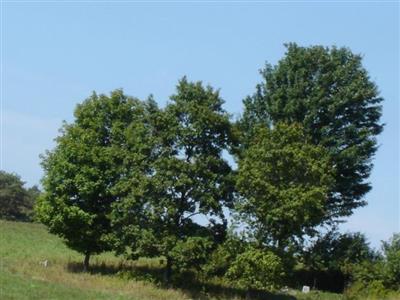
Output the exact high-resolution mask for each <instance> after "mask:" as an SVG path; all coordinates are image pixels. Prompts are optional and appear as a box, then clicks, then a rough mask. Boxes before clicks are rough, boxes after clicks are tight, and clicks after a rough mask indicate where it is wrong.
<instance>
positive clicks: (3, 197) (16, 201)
mask: <svg viewBox="0 0 400 300" xmlns="http://www.w3.org/2000/svg"><path fill="white" fill-rule="evenodd" d="M39 195H40V190H39V188H38V187H37V186H36V185H34V186H32V187H30V188H27V187H25V182H23V181H22V180H21V178H20V177H19V176H18V175H17V174H13V173H8V172H6V171H3V170H0V219H5V220H12V221H24V222H31V221H33V219H34V211H33V207H34V204H35V201H36V199H37V198H38V196H39Z"/></svg>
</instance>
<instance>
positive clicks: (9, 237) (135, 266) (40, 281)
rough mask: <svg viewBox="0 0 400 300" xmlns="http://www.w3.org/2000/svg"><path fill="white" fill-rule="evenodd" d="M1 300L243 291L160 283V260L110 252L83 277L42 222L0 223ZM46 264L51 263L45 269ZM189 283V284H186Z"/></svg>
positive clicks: (287, 298)
mask: <svg viewBox="0 0 400 300" xmlns="http://www.w3.org/2000/svg"><path fill="white" fill-rule="evenodd" d="M0 258H1V261H0V299H2V300H3V299H4V300H6V299H68V300H69V299H74V300H80V299H121V300H124V299H140V300H142V299H152V300H153V299H154V300H159V299H160V300H161V299H176V300H183V299H244V298H245V294H246V293H245V291H241V290H237V289H234V288H230V287H226V286H225V287H224V286H221V285H220V284H217V283H215V282H214V283H213V282H210V283H201V284H200V283H198V284H194V283H193V282H192V281H188V280H187V278H185V277H183V278H182V279H181V282H180V283H181V284H180V287H179V288H174V289H172V288H165V287H163V286H162V284H160V282H161V281H160V280H158V279H160V278H162V274H163V269H162V266H161V265H160V262H159V260H156V259H152V260H151V259H140V260H138V261H134V262H132V261H124V260H123V259H121V258H117V257H115V256H113V255H112V254H111V253H105V254H102V255H98V256H94V257H92V258H91V272H90V273H83V272H81V270H82V265H81V261H82V255H80V254H79V253H77V252H74V251H72V250H70V249H68V248H67V247H66V246H65V245H64V244H63V243H62V241H61V240H60V239H59V238H57V237H55V236H53V235H51V234H49V233H47V231H46V229H45V228H44V227H43V226H42V225H39V224H31V223H18V222H9V221H1V220H0ZM44 260H47V261H48V262H49V265H48V266H47V267H44V266H43V264H41V263H40V262H43V261H44ZM185 281H186V282H185ZM254 298H255V299H276V300H295V299H299V300H311V299H326V300H339V299H343V297H342V296H341V295H338V294H330V293H318V292H313V293H310V294H308V295H305V294H301V293H295V292H292V293H291V294H290V295H278V294H270V293H261V294H258V295H255V296H254Z"/></svg>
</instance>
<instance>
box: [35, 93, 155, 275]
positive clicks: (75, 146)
mask: <svg viewBox="0 0 400 300" xmlns="http://www.w3.org/2000/svg"><path fill="white" fill-rule="evenodd" d="M144 110H145V108H144V106H143V104H142V103H141V102H140V101H139V100H137V99H134V98H131V97H127V96H126V95H124V94H123V92H122V91H121V90H115V91H114V92H112V93H111V95H110V96H106V95H100V96H97V95H96V94H93V95H92V96H91V97H89V98H88V99H86V100H85V101H84V102H83V103H82V104H79V105H78V106H77V108H76V110H75V121H74V122H73V123H72V124H64V126H63V127H62V129H61V135H60V136H59V137H58V138H57V139H56V147H55V148H54V149H53V150H52V151H48V152H47V153H46V155H44V156H43V162H42V165H43V168H44V171H45V175H44V178H43V187H44V190H45V192H44V194H43V196H42V197H41V198H40V200H39V201H38V205H37V213H38V217H39V220H40V221H41V222H43V223H44V224H46V225H47V226H48V227H49V229H50V232H52V233H55V234H57V235H59V236H60V237H62V238H64V239H65V241H66V243H67V245H68V246H69V247H71V248H72V249H74V250H77V251H79V252H81V253H84V254H85V268H87V266H88V261H89V257H90V255H91V254H96V253H100V252H102V251H105V250H110V249H111V245H110V243H109V240H108V239H109V235H110V233H111V225H110V219H109V216H108V215H109V214H110V213H111V207H112V204H113V203H114V202H116V201H119V200H120V199H121V198H122V197H124V196H125V195H126V194H127V192H128V190H127V186H130V184H131V183H130V182H131V180H132V179H131V175H132V172H135V171H137V169H136V167H138V170H140V171H139V172H141V171H142V170H141V163H143V162H144V163H145V162H146V160H145V159H144V158H146V157H147V154H146V153H141V151H143V152H146V149H145V147H143V148H142V147H140V145H141V144H142V143H143V140H140V145H139V146H138V147H136V148H135V149H132V148H131V145H129V146H128V143H127V141H128V140H130V139H131V135H130V132H131V131H133V130H135V133H137V132H136V129H137V127H139V128H140V129H143V128H142V127H143V126H142V121H141V119H142V116H143V114H144V113H143V112H144ZM138 120H139V121H138ZM137 123H139V124H140V126H137ZM138 132H139V134H140V131H138ZM129 191H130V189H129Z"/></svg>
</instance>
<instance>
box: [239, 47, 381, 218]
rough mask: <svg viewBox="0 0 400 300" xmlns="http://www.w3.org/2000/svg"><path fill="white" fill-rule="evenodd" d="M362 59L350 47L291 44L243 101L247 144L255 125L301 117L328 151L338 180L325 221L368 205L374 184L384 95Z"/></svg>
mask: <svg viewBox="0 0 400 300" xmlns="http://www.w3.org/2000/svg"><path fill="white" fill-rule="evenodd" d="M361 59H362V57H361V56H360V55H356V54H353V53H352V52H351V51H350V50H349V49H347V48H336V47H332V48H325V47H322V46H312V47H300V46H297V45H296V44H289V45H287V53H286V55H285V57H284V58H283V59H281V60H280V61H279V62H278V64H277V65H276V66H271V65H267V66H266V67H265V69H264V70H263V71H262V72H261V74H262V76H263V79H264V81H263V83H261V84H259V85H258V86H257V91H256V93H255V94H254V95H253V96H252V97H248V98H246V99H245V100H244V114H243V117H242V119H241V120H240V127H241V128H242V130H243V132H244V133H243V136H244V142H245V144H246V143H247V142H248V141H249V140H250V141H251V139H252V134H253V132H254V128H255V125H257V124H261V125H263V126H267V127H268V126H270V125H271V124H276V123H278V122H286V123H293V122H298V123H301V124H303V126H304V129H305V130H306V132H307V134H308V135H309V136H310V137H311V141H312V142H313V143H314V144H316V145H320V146H323V147H324V148H326V149H327V150H328V151H329V153H330V155H331V158H332V162H333V164H334V165H335V174H334V178H335V181H334V185H333V186H332V188H331V190H330V194H329V197H328V198H327V201H326V204H325V217H324V219H325V220H326V221H327V222H329V221H333V220H336V219H337V218H340V217H344V216H349V215H351V214H352V212H353V210H354V209H355V208H357V207H360V206H363V205H365V204H366V203H365V201H364V196H365V194H366V193H367V192H368V191H369V190H370V189H371V186H370V183H369V182H367V181H366V179H367V178H368V177H369V175H370V173H371V168H372V163H371V158H372V156H373V155H374V153H375V151H376V149H377V143H376V139H375V137H376V135H378V134H379V133H380V132H381V131H382V128H383V126H382V124H381V123H380V122H379V120H380V116H381V105H380V103H381V101H382V100H383V99H382V98H380V97H379V95H378V89H377V87H376V85H375V83H374V82H372V81H371V80H370V78H369V75H368V73H367V71H366V70H365V69H364V67H363V66H362V64H361ZM245 146H246V145H244V147H245Z"/></svg>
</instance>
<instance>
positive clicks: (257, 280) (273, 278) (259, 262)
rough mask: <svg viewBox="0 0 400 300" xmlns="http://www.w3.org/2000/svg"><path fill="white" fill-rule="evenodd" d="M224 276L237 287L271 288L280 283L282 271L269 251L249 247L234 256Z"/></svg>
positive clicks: (279, 261) (280, 265) (282, 275)
mask: <svg viewBox="0 0 400 300" xmlns="http://www.w3.org/2000/svg"><path fill="white" fill-rule="evenodd" d="M226 276H227V277H228V278H229V279H230V280H231V281H233V282H235V283H236V285H237V286H238V287H239V288H244V289H266V290H273V289H276V288H278V287H279V286H281V285H282V281H283V277H284V271H283V265H282V261H281V259H280V258H279V257H278V256H277V255H275V254H274V253H272V252H271V251H267V250H261V249H254V248H249V249H248V250H246V251H245V252H243V253H241V254H239V255H238V256H237V257H236V259H235V260H234V261H233V263H232V265H231V266H230V267H229V269H228V272H227V274H226Z"/></svg>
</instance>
